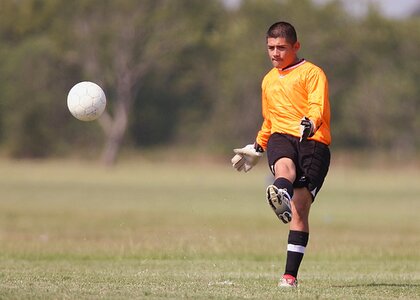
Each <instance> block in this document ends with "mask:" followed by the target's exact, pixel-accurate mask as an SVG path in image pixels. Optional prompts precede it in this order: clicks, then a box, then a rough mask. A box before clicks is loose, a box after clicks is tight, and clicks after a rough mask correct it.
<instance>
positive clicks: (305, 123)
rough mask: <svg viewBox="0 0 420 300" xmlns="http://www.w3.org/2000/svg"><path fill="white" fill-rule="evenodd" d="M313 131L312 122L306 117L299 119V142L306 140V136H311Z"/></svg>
mask: <svg viewBox="0 0 420 300" xmlns="http://www.w3.org/2000/svg"><path fill="white" fill-rule="evenodd" d="M314 133H315V126H314V123H313V122H312V121H311V120H310V119H309V118H307V117H303V118H302V120H300V142H302V141H303V140H306V139H307V138H308V137H311V136H313V135H314Z"/></svg>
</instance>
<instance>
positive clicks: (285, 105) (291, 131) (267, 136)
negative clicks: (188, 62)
mask: <svg viewBox="0 0 420 300" xmlns="http://www.w3.org/2000/svg"><path fill="white" fill-rule="evenodd" d="M266 42H267V50H268V57H269V58H270V60H271V62H272V64H273V67H274V68H273V69H271V71H269V72H268V73H267V74H266V76H265V77H264V79H263V82H262V115H263V118H264V121H263V124H262V126H261V129H260V131H259V132H258V135H257V138H256V141H255V143H254V144H250V145H247V146H245V147H244V148H241V149H234V152H235V154H236V155H235V156H234V157H233V158H232V164H233V167H234V168H235V169H237V170H238V171H242V170H244V171H245V172H248V171H249V170H250V169H251V168H252V167H253V166H255V164H256V163H257V162H258V160H259V158H260V157H261V156H262V154H263V152H267V159H268V164H269V167H270V169H271V172H272V173H273V175H274V178H275V180H274V183H273V184H272V185H269V186H268V187H267V191H266V197H267V202H268V204H269V206H270V207H271V208H272V209H273V210H274V212H275V214H276V215H277V217H278V218H279V219H280V220H281V221H282V222H284V223H290V225H289V236H288V245H287V258H286V268H285V272H284V275H283V277H282V278H281V280H280V282H279V286H281V287H297V279H296V278H297V274H298V270H299V266H300V263H301V261H302V258H303V255H304V253H305V248H306V246H307V244H308V239H309V221H308V217H309V210H310V207H311V204H312V202H313V201H314V199H315V196H316V195H317V193H318V192H319V190H320V189H321V186H322V184H323V182H324V178H325V176H326V175H327V172H328V168H329V164H330V151H329V147H328V146H329V144H330V142H331V135H330V104H329V99H328V82H327V78H326V76H325V74H324V72H323V71H322V70H321V68H319V67H317V66H316V65H314V64H312V63H310V62H308V61H306V60H305V59H301V58H299V57H298V51H299V49H300V43H299V41H298V40H297V35H296V31H295V28H294V27H293V26H292V25H291V24H289V23H287V22H277V23H275V24H273V25H272V26H271V27H270V28H269V29H268V31H267V35H266Z"/></svg>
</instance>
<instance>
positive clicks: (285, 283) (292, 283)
mask: <svg viewBox="0 0 420 300" xmlns="http://www.w3.org/2000/svg"><path fill="white" fill-rule="evenodd" d="M297 286H298V281H297V279H296V277H294V276H292V275H289V274H284V275H283V278H282V279H281V280H280V282H279V287H287V288H296V287H297Z"/></svg>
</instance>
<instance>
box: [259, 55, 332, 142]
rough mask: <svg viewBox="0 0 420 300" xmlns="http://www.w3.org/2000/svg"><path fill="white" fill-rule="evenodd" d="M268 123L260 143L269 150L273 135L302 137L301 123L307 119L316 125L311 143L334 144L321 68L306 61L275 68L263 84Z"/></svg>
mask: <svg viewBox="0 0 420 300" xmlns="http://www.w3.org/2000/svg"><path fill="white" fill-rule="evenodd" d="M262 114H263V118H264V122H263V124H262V126H261V130H260V131H259V132H258V135H257V139H256V141H257V143H258V144H259V145H261V147H263V149H264V150H265V149H266V148H267V142H268V139H269V137H270V135H271V134H273V133H275V132H278V133H285V134H290V135H293V136H296V137H300V127H299V125H300V121H301V119H302V118H303V117H304V116H306V117H308V118H309V119H311V120H312V122H313V123H314V125H315V130H316V132H315V134H314V135H313V136H312V137H310V138H309V139H312V140H316V141H319V142H322V143H324V144H326V145H329V144H330V143H331V133H330V103H329V99H328V81H327V77H326V76H325V74H324V72H323V71H322V70H321V68H319V67H317V66H316V65H314V64H312V63H310V62H308V61H306V60H302V61H300V62H299V63H297V64H295V65H293V66H290V67H287V68H285V69H282V70H281V69H277V68H273V69H272V70H271V71H270V72H268V73H267V75H265V77H264V79H263V82H262Z"/></svg>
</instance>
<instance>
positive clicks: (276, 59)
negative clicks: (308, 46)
mask: <svg viewBox="0 0 420 300" xmlns="http://www.w3.org/2000/svg"><path fill="white" fill-rule="evenodd" d="M299 48H300V44H299V42H296V43H295V44H294V45H292V44H290V43H288V42H287V41H286V39H285V38H282V37H279V38H268V39H267V50H268V57H269V58H270V60H271V62H272V63H273V66H274V67H275V68H278V69H283V68H285V67H287V66H289V65H291V64H293V63H294V62H296V60H297V52H298V51H299Z"/></svg>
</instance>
